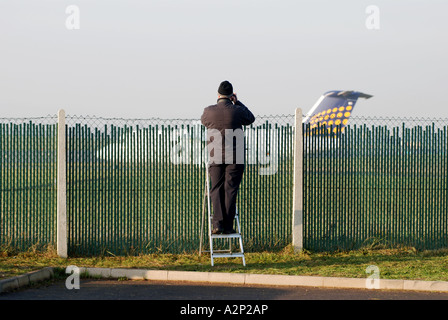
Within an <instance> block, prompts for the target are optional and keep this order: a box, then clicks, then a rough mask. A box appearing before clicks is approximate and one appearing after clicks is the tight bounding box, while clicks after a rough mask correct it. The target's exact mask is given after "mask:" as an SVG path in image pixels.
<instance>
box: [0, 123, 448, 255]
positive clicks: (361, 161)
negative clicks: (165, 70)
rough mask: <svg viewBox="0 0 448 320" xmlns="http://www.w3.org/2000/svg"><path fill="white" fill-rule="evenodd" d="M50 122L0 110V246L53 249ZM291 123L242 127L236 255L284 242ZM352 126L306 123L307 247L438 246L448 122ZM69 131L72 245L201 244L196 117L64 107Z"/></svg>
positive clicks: (135, 250)
mask: <svg viewBox="0 0 448 320" xmlns="http://www.w3.org/2000/svg"><path fill="white" fill-rule="evenodd" d="M30 120H31V121H30ZM369 121H370V122H369ZM56 122H57V121H56V119H55V117H44V118H36V119H0V183H1V187H0V191H1V193H0V246H6V247H11V248H14V249H18V250H27V249H28V248H30V247H32V246H36V247H45V246H47V245H52V246H55V245H56V244H55V241H56V240H55V239H56V201H57V199H56V198H57V197H56V169H57V166H56V164H57V150H56V146H57V141H56V140H57V134H56V131H57V130H56V129H57V125H56ZM293 123H294V118H293V116H280V117H259V118H258V120H257V122H256V123H255V124H254V125H253V126H251V127H247V128H246V130H245V131H246V143H247V149H248V150H247V151H246V155H247V157H246V170H245V174H244V178H243V182H242V184H241V189H240V193H239V196H238V208H239V211H240V220H241V225H242V232H243V236H244V243H245V249H246V251H260V250H278V249H282V248H284V247H285V246H287V245H288V244H290V243H291V241H292V237H291V229H292V226H291V224H292V221H291V220H292V194H293V185H292V183H293V162H294V159H293V155H294V152H293V146H294V143H293V142H294V141H293V139H294V126H293ZM351 123H353V125H350V126H348V127H346V128H345V131H344V133H343V134H340V135H338V136H335V135H330V134H328V131H327V130H326V129H327V128H320V127H318V128H314V129H311V128H309V127H308V126H305V125H304V130H303V131H304V137H303V142H304V144H303V145H304V158H303V168H304V171H303V177H304V181H303V201H304V208H303V212H304V215H303V235H304V238H303V244H304V248H305V249H308V250H313V251H324V250H325V251H332V250H337V249H343V250H348V249H355V248H359V247H363V246H371V245H373V244H378V243H379V244H383V245H390V246H399V245H407V246H414V247H416V248H418V249H437V248H446V247H447V246H448V235H447V232H448V142H447V140H448V136H447V134H448V133H447V121H443V120H440V121H438V122H434V123H430V122H428V121H427V120H424V119H419V120H418V121H414V122H412V121H411V122H409V121H403V122H401V119H392V120H391V121H389V122H386V121H382V120H381V119H380V120H379V119H366V118H360V119H353V120H351ZM422 123H425V124H427V123H430V125H423V124H422ZM65 129H66V130H65V132H66V161H67V162H66V165H67V183H66V187H67V219H68V225H67V230H68V253H69V255H100V254H114V255H121V254H139V253H152V252H172V253H179V252H194V251H197V250H198V249H199V235H200V226H201V214H202V205H203V196H204V181H205V177H204V175H205V168H204V159H205V132H204V128H203V127H202V126H201V125H200V124H199V122H198V121H197V120H161V119H149V120H131V119H103V118H95V117H74V116H72V117H68V118H67V125H66V128H65ZM204 243H208V242H207V239H204Z"/></svg>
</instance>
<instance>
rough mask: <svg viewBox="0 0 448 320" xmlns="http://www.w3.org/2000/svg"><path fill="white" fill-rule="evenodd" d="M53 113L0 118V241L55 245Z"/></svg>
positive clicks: (22, 247)
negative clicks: (29, 117)
mask: <svg viewBox="0 0 448 320" xmlns="http://www.w3.org/2000/svg"><path fill="white" fill-rule="evenodd" d="M55 214H56V117H54V116H48V117H42V118H32V119H0V245H2V246H8V247H12V248H16V249H20V250H26V249H28V248H30V247H37V248H40V247H46V246H48V245H53V246H54V245H55V240H56V236H55V235H56V221H55V216H56V215H55Z"/></svg>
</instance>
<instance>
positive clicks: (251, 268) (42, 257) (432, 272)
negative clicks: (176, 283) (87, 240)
mask: <svg viewBox="0 0 448 320" xmlns="http://www.w3.org/2000/svg"><path fill="white" fill-rule="evenodd" d="M246 264H247V266H246V267H244V266H243V265H242V263H241V259H240V258H231V259H230V258H221V259H216V260H215V266H214V267H212V266H210V258H209V256H208V255H202V256H199V255H198V254H146V255H138V256H106V255H105V256H100V257H70V258H67V259H63V258H59V257H58V256H57V254H56V252H55V250H54V249H52V248H49V249H46V250H44V251H42V250H40V251H38V250H29V251H27V252H13V251H8V250H3V251H0V279H4V278H9V277H13V276H16V275H20V274H23V273H26V272H30V271H34V270H39V269H41V268H44V267H47V266H52V267H56V268H57V270H58V274H59V276H63V275H64V270H65V268H66V267H67V266H69V265H75V266H78V267H105V268H136V269H154V270H157V269H159V270H183V271H209V272H236V273H237V272H238V273H262V274H283V275H306V276H325V277H349V278H366V277H368V276H369V275H370V274H368V273H366V268H367V267H368V266H370V265H375V266H377V267H378V268H379V271H380V278H381V279H402V280H427V281H448V268H447V266H448V250H436V251H417V250H415V249H414V248H395V249H384V248H377V249H361V250H354V251H348V252H333V253H312V252H307V251H305V252H302V253H300V254H294V253H293V251H292V248H291V247H287V248H285V249H284V250H283V251H281V252H253V253H246Z"/></svg>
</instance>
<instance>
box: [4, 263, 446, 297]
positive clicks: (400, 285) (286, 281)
mask: <svg viewBox="0 0 448 320" xmlns="http://www.w3.org/2000/svg"><path fill="white" fill-rule="evenodd" d="M79 274H80V275H88V276H89V277H93V278H102V279H129V280H149V281H173V282H178V281H183V282H191V283H208V284H233V285H242V286H244V285H272V286H302V287H321V288H346V289H348V288H352V289H377V290H382V289H384V290H402V291H406V290H410V291H426V292H448V281H422V280H393V279H370V278H340V277H319V276H296V275H272V274H253V273H224V272H196V271H173V270H145V269H124V268H84V267H80V268H79ZM67 276H69V274H67ZM53 277H54V269H53V267H46V268H43V269H41V270H38V271H34V272H29V273H26V274H23V275H20V276H16V277H12V278H9V279H4V280H0V293H2V292H8V291H13V290H16V289H19V288H23V287H26V286H29V285H30V284H35V283H38V282H42V281H46V280H50V279H52V278H53Z"/></svg>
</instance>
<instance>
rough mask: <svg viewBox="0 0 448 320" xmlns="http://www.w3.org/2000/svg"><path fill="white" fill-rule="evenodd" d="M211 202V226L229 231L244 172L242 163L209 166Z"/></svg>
mask: <svg viewBox="0 0 448 320" xmlns="http://www.w3.org/2000/svg"><path fill="white" fill-rule="evenodd" d="M209 172H210V180H211V188H210V198H211V201H212V204H213V219H212V221H213V222H212V225H213V228H220V229H223V230H228V231H231V230H232V229H233V219H234V218H235V214H236V198H237V195H238V189H239V187H240V183H241V179H242V177H243V172H244V164H220V165H216V164H214V165H212V166H210V168H209Z"/></svg>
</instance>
